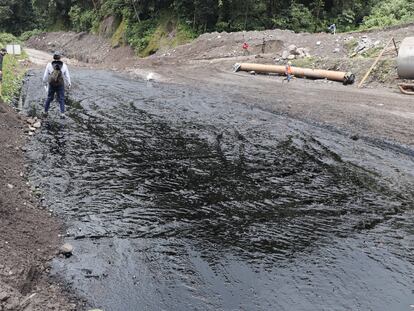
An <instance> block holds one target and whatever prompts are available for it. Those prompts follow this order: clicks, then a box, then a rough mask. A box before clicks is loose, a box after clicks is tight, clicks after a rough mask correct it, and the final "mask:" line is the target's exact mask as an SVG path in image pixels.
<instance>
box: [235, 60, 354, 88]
mask: <svg viewBox="0 0 414 311" xmlns="http://www.w3.org/2000/svg"><path fill="white" fill-rule="evenodd" d="M234 68H235V71H254V72H257V73H278V74H280V75H284V74H285V70H286V69H285V66H279V65H263V64H250V63H241V64H236V65H235V66H234ZM292 74H293V75H294V76H295V77H300V78H310V79H328V80H332V81H339V82H342V83H343V84H345V85H346V84H352V83H354V81H355V75H354V74H353V73H351V72H341V71H332V70H322V69H309V68H300V67H294V66H292Z"/></svg>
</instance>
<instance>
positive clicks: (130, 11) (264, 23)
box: [0, 0, 414, 54]
mask: <svg viewBox="0 0 414 311" xmlns="http://www.w3.org/2000/svg"><path fill="white" fill-rule="evenodd" d="M109 16H111V17H112V18H113V19H114V24H115V26H114V27H115V28H114V30H113V33H112V34H111V35H115V37H113V40H114V45H116V44H130V45H131V46H133V47H134V48H135V49H136V50H137V51H138V52H140V51H144V50H145V49H147V51H148V53H149V52H151V51H150V50H151V48H148V46H149V45H150V44H151V38H152V37H153V36H154V34H158V35H160V36H162V32H163V28H164V29H165V28H166V27H167V28H168V27H171V25H170V24H171V23H172V26H173V27H174V29H177V31H176V32H177V33H178V36H181V39H178V40H177V43H181V42H185V41H187V40H189V39H191V38H194V37H196V36H197V35H199V34H201V33H204V32H210V31H227V32H230V31H242V30H264V29H274V28H279V29H290V30H293V31H295V32H302V31H307V32H320V31H327V26H328V25H329V24H332V23H335V24H336V26H337V29H338V31H342V32H343V31H351V30H356V29H368V28H374V27H384V26H389V25H395V24H399V23H405V22H410V21H413V20H414V0H381V1H378V0H288V1H285V0H283V1H282V0H82V1H80V0H54V1H53V0H3V1H2V4H1V5H0V31H3V32H10V33H13V34H15V35H21V34H22V33H23V32H26V31H33V30H34V29H37V30H38V31H40V30H41V31H44V30H46V31H52V30H74V31H88V32H93V33H99V32H100V31H101V28H102V27H101V26H102V22H103V21H104V20H105V19H106V18H107V17H109ZM160 24H164V25H163V27H162V28H161V29H160V28H159V26H160ZM160 33H161V34H160ZM29 35H30V33H29ZM26 37H27V35H26ZM148 53H147V54H148Z"/></svg>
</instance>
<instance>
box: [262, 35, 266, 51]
mask: <svg viewBox="0 0 414 311" xmlns="http://www.w3.org/2000/svg"><path fill="white" fill-rule="evenodd" d="M265 52H266V39H265V38H264V37H263V41H262V54H264V53H265Z"/></svg>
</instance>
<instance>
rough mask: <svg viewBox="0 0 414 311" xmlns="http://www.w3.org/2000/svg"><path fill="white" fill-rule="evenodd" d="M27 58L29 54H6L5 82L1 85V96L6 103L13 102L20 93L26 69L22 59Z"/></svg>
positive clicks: (4, 65)
mask: <svg viewBox="0 0 414 311" xmlns="http://www.w3.org/2000/svg"><path fill="white" fill-rule="evenodd" d="M26 58H27V55H25V54H22V55H20V56H13V55H6V56H5V57H4V60H3V82H2V85H1V97H2V100H3V101H4V102H6V103H10V102H12V101H13V100H14V99H15V98H16V97H17V96H18V94H19V92H20V89H21V87H22V83H23V77H24V75H25V73H26V69H25V68H24V67H23V66H22V65H21V64H20V61H22V60H24V59H26Z"/></svg>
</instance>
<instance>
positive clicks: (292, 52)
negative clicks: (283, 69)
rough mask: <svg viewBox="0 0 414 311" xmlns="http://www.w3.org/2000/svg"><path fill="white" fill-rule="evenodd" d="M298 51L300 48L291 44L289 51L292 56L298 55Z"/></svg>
mask: <svg viewBox="0 0 414 311" xmlns="http://www.w3.org/2000/svg"><path fill="white" fill-rule="evenodd" d="M297 49H298V48H297V47H296V45H294V44H291V45H289V46H288V51H289V53H290V54H294V55H296V53H297Z"/></svg>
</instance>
